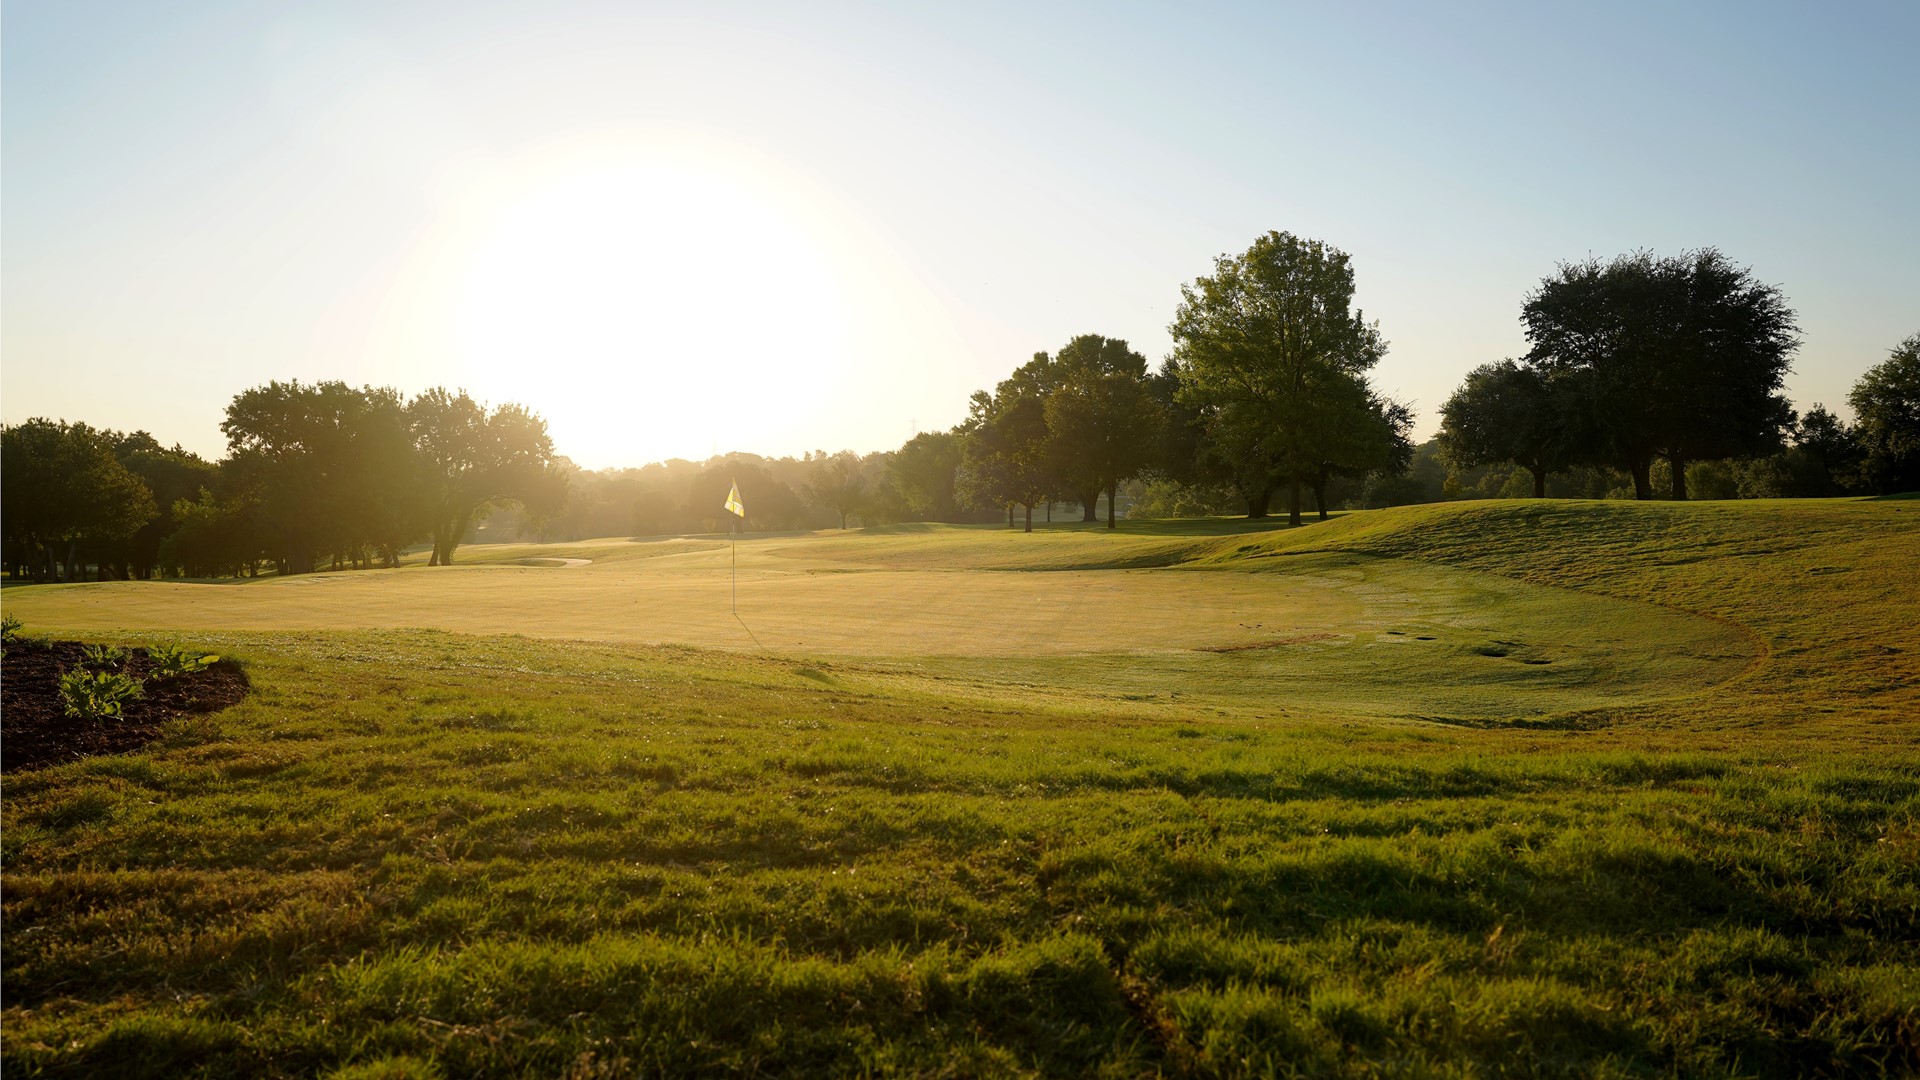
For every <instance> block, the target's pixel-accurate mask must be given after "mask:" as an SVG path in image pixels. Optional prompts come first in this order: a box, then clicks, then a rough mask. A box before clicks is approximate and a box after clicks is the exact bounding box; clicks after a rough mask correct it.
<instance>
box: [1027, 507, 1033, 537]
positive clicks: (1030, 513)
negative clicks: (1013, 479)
mask: <svg viewBox="0 0 1920 1080" xmlns="http://www.w3.org/2000/svg"><path fill="white" fill-rule="evenodd" d="M1026 506H1027V531H1028V532H1032V531H1033V504H1032V503H1027V504H1026Z"/></svg>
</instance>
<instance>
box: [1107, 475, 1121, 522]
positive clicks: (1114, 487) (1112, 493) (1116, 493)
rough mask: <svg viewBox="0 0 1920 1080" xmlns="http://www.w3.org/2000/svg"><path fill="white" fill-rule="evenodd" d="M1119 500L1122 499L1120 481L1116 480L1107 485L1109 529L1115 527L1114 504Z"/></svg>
mask: <svg viewBox="0 0 1920 1080" xmlns="http://www.w3.org/2000/svg"><path fill="white" fill-rule="evenodd" d="M1119 501H1120V481H1118V480H1115V481H1113V482H1112V483H1110V484H1108V485H1107V528H1109V529H1111V528H1113V527H1114V524H1113V504H1115V503H1117V502H1119Z"/></svg>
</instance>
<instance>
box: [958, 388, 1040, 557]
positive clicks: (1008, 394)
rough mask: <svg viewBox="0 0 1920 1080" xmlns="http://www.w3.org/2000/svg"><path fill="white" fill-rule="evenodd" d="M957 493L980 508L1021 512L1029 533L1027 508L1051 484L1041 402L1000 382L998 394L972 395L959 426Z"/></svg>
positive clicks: (1030, 520) (1036, 502)
mask: <svg viewBox="0 0 1920 1080" xmlns="http://www.w3.org/2000/svg"><path fill="white" fill-rule="evenodd" d="M961 432H962V434H961V452H960V474H959V489H960V492H961V495H962V497H963V498H965V499H967V500H968V501H970V502H972V503H974V504H976V505H981V506H987V505H997V506H1005V507H1007V508H1008V511H1007V515H1008V522H1009V523H1011V522H1012V516H1013V511H1012V508H1013V507H1015V506H1021V507H1025V508H1026V512H1027V514H1026V531H1027V532H1032V531H1033V508H1034V507H1035V506H1037V505H1039V504H1040V503H1041V502H1042V501H1043V500H1045V499H1047V498H1048V497H1049V494H1050V492H1051V490H1052V485H1053V484H1054V483H1055V482H1056V481H1055V478H1054V476H1053V474H1052V472H1051V471H1050V469H1049V468H1048V461H1047V417H1046V399H1045V397H1044V396H1043V395H1041V394H1037V393H1030V392H1025V391H1023V390H1021V389H1020V388H1017V387H1013V386H1009V385H1008V383H1006V382H1003V383H1001V385H1000V391H999V392H998V393H995V394H989V393H987V392H986V391H984V390H982V391H979V392H977V393H975V394H974V395H973V399H972V401H971V403H970V405H969V409H968V413H967V419H966V422H965V423H963V424H962V425H961Z"/></svg>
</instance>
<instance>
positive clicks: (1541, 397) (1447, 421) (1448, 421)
mask: <svg viewBox="0 0 1920 1080" xmlns="http://www.w3.org/2000/svg"><path fill="white" fill-rule="evenodd" d="M1557 421H1558V417H1557V416H1556V407H1555V402H1554V399H1553V397H1552V395H1551V394H1550V393H1549V392H1548V383H1547V380H1546V378H1545V377H1544V376H1543V375H1541V373H1540V372H1539V371H1537V370H1535V369H1533V368H1529V367H1521V366H1520V365H1519V364H1517V363H1515V362H1514V361H1512V360H1502V361H1500V362H1499V363H1497V364H1482V365H1481V366H1479V367H1477V368H1474V369H1473V370H1472V371H1470V372H1468V373H1467V379H1466V381H1465V382H1464V383H1462V384H1461V385H1460V389H1458V390H1455V391H1454V392H1453V396H1452V397H1449V398H1448V399H1447V401H1446V404H1444V405H1442V406H1440V433H1439V435H1438V436H1437V437H1438V439H1439V440H1440V452H1441V453H1442V454H1443V455H1444V456H1445V458H1446V461H1447V463H1448V464H1449V465H1451V466H1453V467H1455V468H1461V469H1471V468H1475V467H1477V466H1481V465H1498V464H1501V463H1503V462H1508V461H1511V462H1513V463H1514V464H1516V465H1519V466H1520V467H1522V468H1524V469H1526V470H1527V471H1528V472H1529V473H1532V474H1533V497H1534V498H1536V499H1544V498H1546V496H1547V474H1548V473H1550V472H1559V471H1560V470H1561V469H1564V468H1566V467H1567V465H1568V464H1569V462H1568V459H1567V448H1566V445H1565V443H1564V441H1563V440H1562V439H1561V438H1560V431H1561V427H1560V424H1559V423H1558V422H1557Z"/></svg>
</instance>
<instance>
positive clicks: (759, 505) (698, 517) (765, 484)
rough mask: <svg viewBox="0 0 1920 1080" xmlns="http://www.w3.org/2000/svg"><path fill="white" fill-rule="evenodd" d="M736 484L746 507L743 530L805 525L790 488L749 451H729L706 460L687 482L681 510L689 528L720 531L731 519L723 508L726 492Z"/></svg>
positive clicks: (803, 507) (802, 509)
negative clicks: (684, 502) (739, 452)
mask: <svg viewBox="0 0 1920 1080" xmlns="http://www.w3.org/2000/svg"><path fill="white" fill-rule="evenodd" d="M735 484H738V485H739V486H740V501H741V503H743V504H744V505H745V506H746V510H747V520H746V521H745V522H742V523H741V527H742V529H743V530H745V531H749V532H753V531H781V530H786V529H798V528H801V527H802V526H803V525H805V524H806V520H807V508H806V504H805V503H803V502H801V500H800V496H798V495H796V494H794V492H793V489H792V488H790V487H788V486H787V485H786V484H784V483H782V482H781V481H779V480H777V479H775V478H774V476H773V472H772V470H770V469H769V468H768V467H767V465H766V464H765V463H764V461H763V460H762V459H760V458H759V457H757V456H756V455H753V454H729V455H727V456H726V457H724V458H715V459H713V460H712V461H709V462H708V463H707V464H706V466H705V467H704V468H703V469H702V470H701V472H700V474H699V475H697V476H695V477H694V478H693V480H692V482H691V483H690V484H689V485H688V494H687V505H686V507H685V509H684V511H683V513H684V514H685V517H686V520H687V521H688V522H689V523H690V524H691V525H692V527H693V528H694V529H696V530H698V531H701V532H719V531H723V530H724V529H725V528H726V527H727V525H728V523H729V522H730V521H731V520H732V519H731V517H730V515H728V514H727V512H726V510H724V509H723V507H724V506H725V505H726V502H727V491H728V490H729V489H730V488H731V487H732V486H733V485H735Z"/></svg>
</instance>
